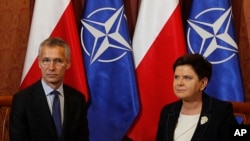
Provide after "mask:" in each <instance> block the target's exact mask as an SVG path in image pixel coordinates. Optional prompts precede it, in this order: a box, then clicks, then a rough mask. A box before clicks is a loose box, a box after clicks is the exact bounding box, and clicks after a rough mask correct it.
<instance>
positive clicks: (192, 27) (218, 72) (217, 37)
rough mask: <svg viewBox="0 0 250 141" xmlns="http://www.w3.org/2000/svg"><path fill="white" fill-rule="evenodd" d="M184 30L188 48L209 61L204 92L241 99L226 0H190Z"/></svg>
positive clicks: (228, 6)
mask: <svg viewBox="0 0 250 141" xmlns="http://www.w3.org/2000/svg"><path fill="white" fill-rule="evenodd" d="M186 30H187V43H188V52H189V53H199V54H202V55H203V56H204V57H205V58H207V59H208V60H209V61H210V62H211V63H212V64H213V74H212V78H211V80H210V82H209V84H208V86H207V88H206V90H205V92H207V93H208V94H209V95H211V96H213V97H216V98H218V99H221V100H228V101H244V94H243V85H242V79H241V71H240V65H239V56H238V47H237V44H236V42H235V32H234V25H233V19H232V8H231V3H230V0H193V4H192V7H191V11H190V16H189V19H188V25H187V29H186Z"/></svg>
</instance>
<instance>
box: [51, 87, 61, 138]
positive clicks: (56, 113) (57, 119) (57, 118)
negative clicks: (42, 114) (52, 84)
mask: <svg viewBox="0 0 250 141" xmlns="http://www.w3.org/2000/svg"><path fill="white" fill-rule="evenodd" d="M51 94H53V95H54V102H53V107H52V117H53V120H54V123H55V126H56V131H57V136H58V138H60V137H61V134H62V122H61V109H60V100H59V94H60V93H59V92H58V91H53V92H51Z"/></svg>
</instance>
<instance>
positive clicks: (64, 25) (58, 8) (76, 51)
mask: <svg viewBox="0 0 250 141" xmlns="http://www.w3.org/2000/svg"><path fill="white" fill-rule="evenodd" d="M44 8H46V10H45V9H44ZM48 37H59V38H62V39H63V40H65V41H67V42H68V44H69V46H70V48H71V68H70V69H69V70H68V71H67V72H66V75H65V80H64V82H65V83H67V84H68V85H70V86H72V87H74V88H75V89H77V90H79V91H81V92H82V93H84V95H85V97H86V98H88V92H87V85H86V78H85V72H84V65H83V60H82V51H81V44H80V39H79V33H78V31H77V28H76V23H75V15H74V11H73V6H72V3H71V1H70V0H61V1H60V2H58V1H53V0H52V1H51V0H36V1H35V6H34V12H33V17H32V23H31V29H30V35H29V41H28V47H27V51H26V58H25V64H24V69H23V75H22V82H21V86H20V89H23V88H25V87H27V86H29V85H30V84H32V83H34V82H35V81H38V80H39V79H40V78H41V71H40V69H39V66H38V60H37V55H38V48H39V45H40V43H41V42H42V41H43V40H45V39H46V38H48Z"/></svg>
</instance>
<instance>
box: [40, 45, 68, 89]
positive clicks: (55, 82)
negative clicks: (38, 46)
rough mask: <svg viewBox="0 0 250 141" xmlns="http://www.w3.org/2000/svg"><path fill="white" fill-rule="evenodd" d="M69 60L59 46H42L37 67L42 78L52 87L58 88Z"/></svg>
mask: <svg viewBox="0 0 250 141" xmlns="http://www.w3.org/2000/svg"><path fill="white" fill-rule="evenodd" d="M70 65H71V64H70V60H67V58H66V55H65V52H64V48H62V47H60V46H54V47H49V46H44V47H43V49H42V50H41V54H40V56H39V68H40V69H41V72H42V78H43V80H44V81H45V82H46V83H47V84H48V85H49V86H51V87H52V88H58V87H59V86H60V85H61V84H62V82H63V78H64V75H65V71H66V70H67V69H69V68H70Z"/></svg>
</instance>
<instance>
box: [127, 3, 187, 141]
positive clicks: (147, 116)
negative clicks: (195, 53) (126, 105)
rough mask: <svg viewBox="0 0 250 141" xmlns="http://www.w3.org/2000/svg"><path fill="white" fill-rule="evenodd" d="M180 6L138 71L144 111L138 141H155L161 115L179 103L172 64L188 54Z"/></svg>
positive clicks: (136, 132) (135, 136) (138, 124)
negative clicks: (163, 111)
mask: <svg viewBox="0 0 250 141" xmlns="http://www.w3.org/2000/svg"><path fill="white" fill-rule="evenodd" d="M179 15H180V7H179V5H178V6H177V8H176V9H175V11H174V12H173V14H172V15H171V17H170V19H169V20H168V21H167V23H166V24H165V26H164V27H163V29H162V30H161V32H160V33H159V35H158V36H157V38H156V39H155V41H154V42H153V44H152V46H151V47H150V49H149V50H148V52H147V53H146V55H145V56H144V58H143V60H142V61H141V62H140V64H139V66H138V67H137V69H136V72H137V77H138V84H139V92H140V99H141V111H140V114H139V117H138V119H137V121H136V122H135V124H134V127H133V128H132V129H131V131H130V132H129V136H130V137H131V138H132V139H133V140H135V141H152V140H155V138H156V137H155V135H156V130H157V126H158V120H159V117H160V111H161V109H162V108H163V106H164V105H166V104H167V103H170V102H173V101H175V100H177V98H176V96H175V95H174V93H173V87H172V81H173V76H174V74H173V69H172V64H173V63H174V61H175V60H176V59H177V57H179V56H181V55H183V54H185V53H186V49H185V41H184V34H183V33H184V32H183V29H182V21H181V18H180V16H179Z"/></svg>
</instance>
